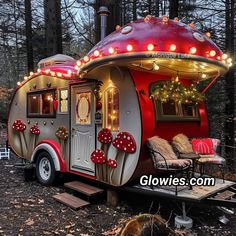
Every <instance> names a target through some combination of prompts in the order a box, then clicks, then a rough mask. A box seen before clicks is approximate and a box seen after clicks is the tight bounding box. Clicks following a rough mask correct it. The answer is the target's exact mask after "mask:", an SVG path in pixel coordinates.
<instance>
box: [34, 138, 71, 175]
mask: <svg viewBox="0 0 236 236" xmlns="http://www.w3.org/2000/svg"><path fill="white" fill-rule="evenodd" d="M40 144H48V145H50V146H51V147H52V148H53V150H54V151H55V152H56V154H57V157H58V160H59V163H60V172H67V168H66V161H65V160H64V159H63V157H62V154H61V147H60V145H59V144H58V143H57V142H56V141H55V140H52V139H43V140H41V141H40V142H39V143H38V145H40ZM38 145H37V146H38Z"/></svg>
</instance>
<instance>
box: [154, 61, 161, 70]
mask: <svg viewBox="0 0 236 236" xmlns="http://www.w3.org/2000/svg"><path fill="white" fill-rule="evenodd" d="M159 69H160V67H159V66H158V64H157V63H156V62H155V61H154V62H153V70H159Z"/></svg>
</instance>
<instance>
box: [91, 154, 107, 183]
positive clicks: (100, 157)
mask: <svg viewBox="0 0 236 236" xmlns="http://www.w3.org/2000/svg"><path fill="white" fill-rule="evenodd" d="M90 158H91V161H92V162H93V163H94V164H95V167H96V176H97V179H99V180H101V179H102V177H103V168H102V165H104V164H105V163H106V158H105V153H104V152H103V151H102V150H100V149H96V150H95V151H93V152H92V154H91V157H90Z"/></svg>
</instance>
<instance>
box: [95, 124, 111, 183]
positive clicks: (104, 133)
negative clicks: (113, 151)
mask: <svg viewBox="0 0 236 236" xmlns="http://www.w3.org/2000/svg"><path fill="white" fill-rule="evenodd" d="M98 141H99V142H100V143H101V144H102V145H101V150H103V152H104V154H105V158H106V160H107V155H108V149H109V146H110V144H111V142H112V133H111V130H110V129H108V128H103V129H101V131H100V132H99V133H98ZM102 168H103V175H104V176H103V180H104V181H108V173H107V168H106V166H105V165H104V166H103V167H102Z"/></svg>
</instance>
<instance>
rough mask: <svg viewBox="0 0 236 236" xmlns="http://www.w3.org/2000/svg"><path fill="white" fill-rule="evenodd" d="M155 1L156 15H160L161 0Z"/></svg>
mask: <svg viewBox="0 0 236 236" xmlns="http://www.w3.org/2000/svg"><path fill="white" fill-rule="evenodd" d="M155 3H156V4H155V16H156V17H159V15H160V13H159V11H160V6H159V4H160V3H159V0H156V1H155Z"/></svg>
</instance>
